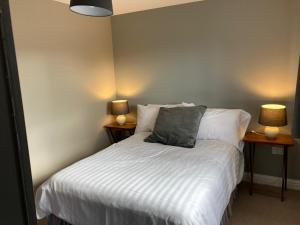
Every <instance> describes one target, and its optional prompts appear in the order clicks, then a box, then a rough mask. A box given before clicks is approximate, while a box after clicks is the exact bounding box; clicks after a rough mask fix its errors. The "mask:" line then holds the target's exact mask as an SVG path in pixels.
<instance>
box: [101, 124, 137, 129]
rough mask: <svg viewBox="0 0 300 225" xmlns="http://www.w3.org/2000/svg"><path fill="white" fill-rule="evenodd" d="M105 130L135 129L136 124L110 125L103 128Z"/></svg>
mask: <svg viewBox="0 0 300 225" xmlns="http://www.w3.org/2000/svg"><path fill="white" fill-rule="evenodd" d="M104 127H105V128H114V129H124V130H130V129H135V128H136V123H125V124H124V125H119V124H117V123H110V124H107V125H105V126H104Z"/></svg>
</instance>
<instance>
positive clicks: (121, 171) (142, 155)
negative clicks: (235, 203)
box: [36, 132, 244, 225]
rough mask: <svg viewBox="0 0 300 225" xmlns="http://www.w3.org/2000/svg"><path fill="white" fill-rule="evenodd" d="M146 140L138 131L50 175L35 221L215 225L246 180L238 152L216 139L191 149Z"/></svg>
mask: <svg viewBox="0 0 300 225" xmlns="http://www.w3.org/2000/svg"><path fill="white" fill-rule="evenodd" d="M148 135H149V133H148V132H140V133H137V134H135V135H133V136H131V137H130V138H128V139H126V140H124V141H121V142H119V143H116V144H114V145H112V146H110V147H108V148H106V149H105V150H102V151H100V152H98V153H96V154H94V155H92V156H90V157H88V158H85V159H83V160H81V161H79V162H77V163H75V164H73V165H71V166H69V167H67V168H65V169H63V170H62V171H60V172H58V173H56V174H55V175H53V176H52V177H51V178H50V179H49V180H47V181H46V182H45V183H44V184H43V185H41V187H39V189H38V190H37V193H36V209H37V217H38V219H41V218H44V217H47V216H51V217H52V219H53V216H54V217H55V218H56V219H59V220H61V222H62V221H65V222H66V224H73V225H135V224H136V225H150V224H151V225H154V224H157V225H220V224H221V221H222V218H224V212H225V213H226V208H227V206H228V204H229V202H230V198H231V196H232V193H233V191H234V190H235V188H236V185H237V184H238V183H239V182H240V181H241V179H242V177H243V171H244V157H243V153H242V151H239V150H238V149H237V148H236V147H235V146H234V145H232V144H229V143H226V142H224V141H220V140H197V142H196V145H195V148H191V149H187V148H182V147H175V146H168V145H162V144H158V143H146V142H144V139H145V137H147V136H148ZM51 221H55V219H54V220H51ZM52 223H53V224H54V223H55V222H52ZM61 224H62V223H61Z"/></svg>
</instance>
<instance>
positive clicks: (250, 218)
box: [230, 184, 300, 225]
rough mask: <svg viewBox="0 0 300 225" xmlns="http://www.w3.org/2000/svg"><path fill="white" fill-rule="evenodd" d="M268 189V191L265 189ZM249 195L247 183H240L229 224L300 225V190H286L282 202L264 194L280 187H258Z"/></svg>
mask: <svg viewBox="0 0 300 225" xmlns="http://www.w3.org/2000/svg"><path fill="white" fill-rule="evenodd" d="M267 189H268V192H266V190H267ZM262 190H264V191H265V193H264V194H257V193H254V194H253V195H252V196H250V195H249V192H248V185H247V184H242V185H241V187H240V188H239V195H238V198H237V199H236V201H235V202H234V204H233V214H232V217H231V222H230V225H300V192H299V191H291V190H288V191H287V192H286V193H285V195H286V199H285V201H284V202H281V201H280V198H278V197H271V196H267V195H266V194H269V193H274V192H276V193H277V192H279V191H280V189H277V188H276V189H275V188H270V187H262V186H260V187H258V191H259V192H261V191H262Z"/></svg>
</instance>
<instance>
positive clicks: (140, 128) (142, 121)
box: [135, 102, 195, 133]
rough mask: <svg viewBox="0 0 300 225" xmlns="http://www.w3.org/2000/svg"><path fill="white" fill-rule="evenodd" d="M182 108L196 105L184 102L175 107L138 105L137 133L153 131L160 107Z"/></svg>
mask: <svg viewBox="0 0 300 225" xmlns="http://www.w3.org/2000/svg"><path fill="white" fill-rule="evenodd" d="M180 106H181V107H183V106H184V107H191V106H195V104H194V103H185V102H182V103H181V104H173V105H155V104H149V105H147V106H144V105H137V125H136V129H135V133H139V132H152V131H153V129H154V126H155V122H156V119H157V116H158V113H159V108H160V107H165V108H174V107H180Z"/></svg>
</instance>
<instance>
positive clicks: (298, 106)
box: [293, 60, 300, 138]
mask: <svg viewBox="0 0 300 225" xmlns="http://www.w3.org/2000/svg"><path fill="white" fill-rule="evenodd" d="M293 136H294V137H295V138H300V60H299V69H298V79H297V87H296V96H295V112H294V124H293Z"/></svg>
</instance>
